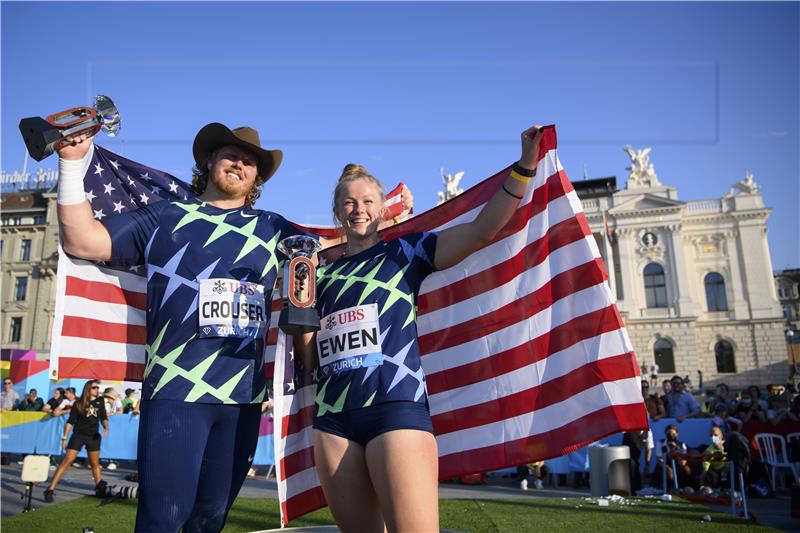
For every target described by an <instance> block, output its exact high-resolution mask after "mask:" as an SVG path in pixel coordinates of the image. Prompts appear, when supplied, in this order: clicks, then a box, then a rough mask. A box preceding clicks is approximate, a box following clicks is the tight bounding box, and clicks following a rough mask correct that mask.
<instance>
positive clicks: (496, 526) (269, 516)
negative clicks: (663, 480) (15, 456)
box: [2, 497, 774, 533]
mask: <svg viewBox="0 0 800 533" xmlns="http://www.w3.org/2000/svg"><path fill="white" fill-rule="evenodd" d="M634 501H635V503H636V504H635V505H616V504H613V503H612V504H611V505H610V506H609V507H598V506H597V505H592V504H591V503H589V502H586V501H584V500H583V499H579V498H573V499H567V500H561V499H559V498H530V499H517V500H441V501H440V504H439V508H440V513H441V514H440V523H441V527H442V528H443V529H453V530H458V531H467V532H483V531H486V532H508V533H517V532H522V531H535V532H537V533H538V532H547V531H553V532H559V533H563V532H568V533H576V532H579V531H591V532H592V533H600V532H605V531H608V532H615V533H616V532H619V531H635V532H636V533H642V532H648V531H652V532H657V533H672V532H675V531H680V533H684V532H692V531H702V532H710V531H719V532H725V533H727V532H736V531H747V532H749V533H757V532H766V531H774V530H772V529H769V528H766V527H763V526H758V525H755V524H752V523H747V522H744V520H742V519H739V518H735V517H732V516H730V515H726V514H723V513H717V512H713V511H709V510H708V509H707V508H706V507H702V506H700V505H695V504H691V503H688V502H686V501H683V500H676V501H673V502H671V503H663V502H658V501H657V500H648V499H643V498H638V499H635V500H634ZM99 504H100V500H97V499H96V498H91V497H86V498H80V499H77V500H72V501H69V502H64V503H59V504H53V505H49V506H44V507H42V508H40V509H38V510H37V511H35V512H33V513H28V514H24V515H19V516H14V517H10V518H5V519H3V524H2V527H3V530H4V531H10V532H11V531H13V532H28V531H30V532H36V533H40V532H43V533H48V532H68V531H81V529H82V528H84V527H92V528H93V529H94V530H95V531H96V532H97V533H106V532H117V531H119V532H127V531H133V524H134V518H135V515H136V502H134V501H130V500H119V501H114V502H113V503H110V504H108V505H105V506H102V507H100V506H99ZM576 507H577V508H576ZM707 514H708V515H711V518H712V520H711V522H704V521H703V516H704V515H707ZM279 524H280V518H279V513H278V502H277V501H276V500H269V499H254V498H239V499H238V500H236V503H235V504H234V506H233V509H232V510H231V512H230V514H229V515H228V523H227V525H226V527H225V529H224V531H225V532H231V533H232V532H239V531H257V530H261V529H271V528H277V527H279ZM324 524H333V518H332V517H331V514H330V512H329V511H328V510H327V509H322V510H320V511H316V512H314V513H311V514H309V515H306V516H305V517H303V518H302V519H300V520H296V521H294V522H292V523H291V524H290V526H306V525H324Z"/></svg>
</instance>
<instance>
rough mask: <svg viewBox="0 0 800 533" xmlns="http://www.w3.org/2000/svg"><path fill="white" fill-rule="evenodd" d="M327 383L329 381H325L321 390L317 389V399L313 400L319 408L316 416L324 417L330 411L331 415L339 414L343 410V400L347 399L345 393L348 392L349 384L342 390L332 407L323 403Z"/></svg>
mask: <svg viewBox="0 0 800 533" xmlns="http://www.w3.org/2000/svg"><path fill="white" fill-rule="evenodd" d="M329 381H330V379H328V380H327V381H325V384H324V385H323V386H322V388H320V389H319V392H318V393H317V397H316V398H315V401H316V402H317V407H318V408H319V412H318V413H317V416H324V415H325V413H327V412H328V411H330V412H331V413H341V412H342V409H343V408H344V400H345V398H347V391H348V390H350V384H349V383H348V385H347V387H345V388H344V390H343V391H342V393H341V394H340V395H339V397H338V398H337V399H336V401H335V402H334V403H333V405H330V404H327V403H325V391H326V390H328V382H329Z"/></svg>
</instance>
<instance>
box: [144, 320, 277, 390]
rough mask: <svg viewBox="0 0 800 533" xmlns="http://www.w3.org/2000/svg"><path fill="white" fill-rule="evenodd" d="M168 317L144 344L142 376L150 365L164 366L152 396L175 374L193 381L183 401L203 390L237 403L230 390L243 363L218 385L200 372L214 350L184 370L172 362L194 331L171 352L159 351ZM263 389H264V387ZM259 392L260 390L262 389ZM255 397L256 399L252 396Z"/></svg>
mask: <svg viewBox="0 0 800 533" xmlns="http://www.w3.org/2000/svg"><path fill="white" fill-rule="evenodd" d="M169 322H170V321H169V320H168V321H167V323H166V324H164V327H163V328H162V329H161V331H160V332H159V333H158V336H157V337H156V340H155V342H154V343H153V345H152V346H151V345H149V344H147V345H145V350H146V351H147V365H146V366H145V370H144V377H145V379H146V378H147V376H148V375H149V374H150V372H151V371H152V370H153V368H154V367H155V366H156V365H158V366H161V367H164V369H165V371H164V374H163V375H162V376H161V378H160V379H159V380H158V383H157V384H156V386H155V387H154V388H153V396H155V395H156V394H157V393H158V391H159V390H161V388H162V387H164V385H166V384H167V383H169V382H170V381H172V380H173V379H175V378H177V377H181V378H183V379H185V380H187V381H189V382H191V383H193V386H192V390H190V391H189V394H187V395H186V398H184V401H186V402H195V401H197V400H198V399H199V398H200V397H202V396H203V395H204V394H210V395H211V396H213V397H215V398H217V399H218V400H220V401H221V402H222V403H231V404H235V403H238V402H236V401H234V400H233V398H231V393H232V392H233V391H234V389H235V388H236V385H237V384H238V383H239V381H241V379H242V377H243V376H244V375H245V374H246V373H247V367H243V368H242V370H241V371H239V373H238V374H236V375H235V376H233V377H232V378H231V379H229V380H228V381H226V382H225V383H224V384H223V385H222V386H221V387H214V386H213V385H211V384H209V383H206V382H205V381H204V380H203V376H204V375H205V374H206V372H207V371H208V369H209V367H210V366H211V364H212V363H213V362H214V360H215V359H216V357H217V355H219V351H216V352H214V353H212V354H211V355H209V356H208V357H206V358H205V359H203V360H202V361H200V363H198V364H197V365H196V366H195V367H194V368H192V369H191V370H186V369H184V368H182V367H180V366H179V365H177V364H176V361H177V359H178V357H180V355H181V354H182V353H183V350H184V349H185V348H186V345H187V344H188V343H189V342H190V341H191V340H192V339H193V338H194V335H192V336H191V337H189V338H188V339H187V340H186V342H184V343H183V344H181V345H180V346H177V347H176V348H175V349H174V350H172V351H171V352H168V353H166V354H163V355H160V354H159V353H158V351H159V348H160V346H161V340H162V339H163V338H164V333H165V332H166V331H167V328H168V327H169ZM265 390H266V389H265ZM262 394H263V393H262ZM255 401H259V402H260V400H258V399H256V400H254V402H255Z"/></svg>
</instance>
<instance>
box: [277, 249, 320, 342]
mask: <svg viewBox="0 0 800 533" xmlns="http://www.w3.org/2000/svg"><path fill="white" fill-rule="evenodd" d="M320 248H321V246H320V244H319V241H318V240H317V239H315V238H313V237H308V236H305V235H296V236H294V237H287V238H285V239H283V240H282V241H280V242H279V243H278V250H279V251H280V252H281V253H282V254H284V255H285V256H286V257H288V258H289V261H287V262H286V263H284V265H283V284H282V285H281V298H282V299H283V309H281V314H280V318H279V319H278V327H280V328H281V330H282V331H283V332H284V333H286V334H287V335H299V334H301V333H308V332H310V331H317V330H318V329H319V313H317V310H316V308H315V307H314V304H315V303H316V299H317V290H316V288H317V286H316V282H315V277H316V268H315V267H314V262H313V261H312V259H311V257H312V256H313V255H314V254H315V253H317V251H318V250H319V249H320Z"/></svg>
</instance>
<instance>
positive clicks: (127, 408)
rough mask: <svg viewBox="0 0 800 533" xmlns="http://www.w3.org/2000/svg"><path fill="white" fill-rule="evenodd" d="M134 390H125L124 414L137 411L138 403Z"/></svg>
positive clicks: (123, 400)
mask: <svg viewBox="0 0 800 533" xmlns="http://www.w3.org/2000/svg"><path fill="white" fill-rule="evenodd" d="M134 392H136V391H135V390H133V389H125V397H124V398H123V399H122V412H123V413H124V414H128V413H133V412H134V411H135V410H136V406H137V404H138V402H137V401H136V398H134V397H133V393H134Z"/></svg>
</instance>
